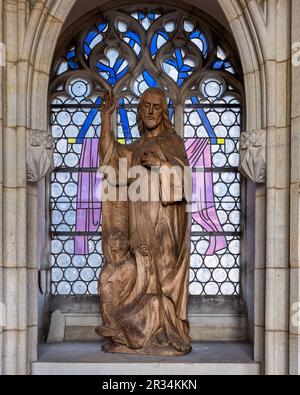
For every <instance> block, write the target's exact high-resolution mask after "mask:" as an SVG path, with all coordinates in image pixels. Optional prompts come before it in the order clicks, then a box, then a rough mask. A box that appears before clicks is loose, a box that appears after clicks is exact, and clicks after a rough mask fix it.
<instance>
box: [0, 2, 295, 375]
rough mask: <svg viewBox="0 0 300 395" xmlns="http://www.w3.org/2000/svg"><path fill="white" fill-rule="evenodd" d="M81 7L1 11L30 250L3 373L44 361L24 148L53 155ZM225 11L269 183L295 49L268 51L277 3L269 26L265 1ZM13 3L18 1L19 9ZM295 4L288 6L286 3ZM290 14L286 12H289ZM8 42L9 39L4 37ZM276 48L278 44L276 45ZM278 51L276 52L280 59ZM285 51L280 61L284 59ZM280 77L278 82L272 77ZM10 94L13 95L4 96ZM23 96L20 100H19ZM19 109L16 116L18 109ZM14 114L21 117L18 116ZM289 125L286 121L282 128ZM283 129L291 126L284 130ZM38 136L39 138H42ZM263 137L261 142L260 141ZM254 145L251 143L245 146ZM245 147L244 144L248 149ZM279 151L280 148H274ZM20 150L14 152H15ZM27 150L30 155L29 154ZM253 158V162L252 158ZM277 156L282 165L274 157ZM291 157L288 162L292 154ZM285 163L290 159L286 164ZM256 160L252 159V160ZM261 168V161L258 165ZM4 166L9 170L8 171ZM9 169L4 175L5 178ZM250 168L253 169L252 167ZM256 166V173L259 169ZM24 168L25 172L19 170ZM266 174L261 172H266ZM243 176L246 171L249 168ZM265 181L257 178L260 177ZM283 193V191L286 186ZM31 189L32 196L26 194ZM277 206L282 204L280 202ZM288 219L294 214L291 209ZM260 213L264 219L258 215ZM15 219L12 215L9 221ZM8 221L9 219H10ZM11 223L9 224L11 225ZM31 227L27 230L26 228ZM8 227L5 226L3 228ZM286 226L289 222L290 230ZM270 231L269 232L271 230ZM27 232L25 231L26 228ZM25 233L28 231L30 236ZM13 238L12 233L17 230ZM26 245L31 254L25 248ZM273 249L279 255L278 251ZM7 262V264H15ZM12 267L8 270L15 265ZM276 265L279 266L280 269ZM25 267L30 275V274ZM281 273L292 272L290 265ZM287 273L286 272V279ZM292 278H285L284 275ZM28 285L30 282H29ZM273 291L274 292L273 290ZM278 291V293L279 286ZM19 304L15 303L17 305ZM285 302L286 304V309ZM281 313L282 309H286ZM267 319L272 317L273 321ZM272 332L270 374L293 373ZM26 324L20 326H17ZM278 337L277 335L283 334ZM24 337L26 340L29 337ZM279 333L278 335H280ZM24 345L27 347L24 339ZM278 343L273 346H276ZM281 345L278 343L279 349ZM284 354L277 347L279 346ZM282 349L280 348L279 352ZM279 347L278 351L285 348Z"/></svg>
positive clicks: (259, 202) (17, 286)
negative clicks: (64, 64)
mask: <svg viewBox="0 0 300 395" xmlns="http://www.w3.org/2000/svg"><path fill="white" fill-rule="evenodd" d="M75 2H76V0H64V1H63V2H60V1H57V0H41V1H36V2H35V3H33V2H32V1H31V2H30V3H31V5H32V8H31V11H30V14H29V16H28V17H27V16H26V5H27V0H21V1H19V2H18V3H20V4H18V5H19V6H18V7H17V6H16V5H15V4H12V2H10V1H9V0H3V1H0V5H3V10H4V12H3V15H4V18H5V20H6V25H5V29H6V34H7V37H6V45H7V47H8V60H9V61H11V62H12V63H13V62H14V61H16V60H17V61H18V67H15V68H13V69H12V70H9V71H6V75H5V77H6V81H7V86H10V84H11V85H12V86H16V88H17V89H16V92H17V93H16V92H14V93H13V94H14V97H13V99H14V100H15V101H16V102H17V105H15V106H14V105H12V106H11V109H10V110H9V109H8V115H7V116H6V117H7V119H5V120H4V121H5V122H6V124H5V123H4V129H5V130H6V132H5V133H6V134H7V133H8V130H9V128H10V127H13V128H14V129H15V130H16V132H17V133H18V136H19V137H20V138H19V140H18V144H17V143H16V141H13V142H12V143H11V144H12V145H11V146H10V152H14V153H15V157H18V155H21V157H20V159H19V165H18V166H19V168H18V169H15V174H14V177H15V178H16V179H18V180H21V181H19V183H16V188H23V189H22V190H21V189H20V191H19V192H18V193H19V195H18V197H19V198H22V204H19V205H18V204H17V198H16V197H14V198H13V199H14V200H13V203H14V206H13V210H14V211H13V215H14V216H15V218H18V220H20V222H22V225H21V226H20V227H19V229H18V230H17V226H16V223H15V225H14V226H15V233H16V236H15V238H16V240H18V242H19V243H21V244H22V246H24V251H26V250H27V262H24V265H23V266H22V265H21V267H20V268H19V267H18V266H20V265H18V264H17V257H13V260H12V261H11V262H13V261H15V262H16V263H15V266H12V267H13V268H15V269H16V273H21V274H22V275H21V276H19V277H18V276H17V275H15V274H14V272H13V271H12V272H9V273H11V275H12V276H13V278H10V277H7V279H10V280H11V284H12V286H11V289H8V290H5V292H4V302H5V303H7V305H8V307H9V306H10V305H11V303H9V298H10V297H11V296H12V295H14V292H17V291H18V292H17V295H18V298H17V302H16V307H13V308H12V311H15V313H16V314H18V313H20V312H23V315H24V314H25V313H24V312H26V311H27V315H26V314H25V318H24V317H23V315H22V317H23V318H24V319H23V318H22V317H20V318H19V320H18V322H17V321H16V318H15V316H14V315H13V314H12V313H11V314H9V315H8V317H7V321H8V326H7V327H8V328H10V327H11V328H14V329H16V330H12V332H11V335H9V336H8V335H5V336H3V337H2V339H3V350H4V353H3V372H4V373H11V374H14V373H26V371H27V372H29V371H30V362H32V361H34V360H36V358H37V355H36V354H37V353H36V350H37V294H36V289H37V286H38V284H37V267H38V262H39V260H40V257H39V256H38V249H37V234H38V232H37V224H36V222H37V221H36V216H37V210H38V197H37V185H36V184H35V183H30V184H27V186H26V182H25V167H26V166H25V162H26V158H25V152H24V153H23V154H20V148H22V149H24V151H26V148H25V147H26V140H27V144H28V146H29V147H33V148H38V147H42V150H43V148H45V149H46V150H47V148H48V146H47V133H48V131H47V128H48V122H47V91H48V82H49V71H50V67H51V63H52V56H53V53H54V50H55V47H56V44H57V41H58V38H59V35H60V32H61V29H62V27H63V24H64V22H65V21H66V18H67V16H68V13H69V12H70V10H71V9H72V7H73V6H74V4H75ZM218 2H219V4H220V5H221V7H222V9H223V11H224V13H225V15H226V17H227V19H228V21H229V23H230V26H231V28H232V32H233V35H234V37H235V40H236V44H237V46H238V49H239V52H240V57H241V61H242V65H243V68H244V73H245V86H246V98H247V133H246V138H247V139H248V140H249V143H247V141H246V142H245V144H244V147H245V148H244V150H245V152H246V151H249V147H250V148H251V147H252V148H254V150H253V151H254V152H253V153H252V154H251V155H254V157H253V158H255V155H257V151H258V155H260V156H261V157H262V161H260V163H261V164H262V165H261V167H260V168H259V169H258V170H257V169H254V170H253V169H252V175H251V174H248V176H250V177H251V178H252V179H253V180H254V181H258V182H263V181H264V176H265V172H264V166H263V165H264V158H265V135H266V129H268V133H270V136H271V137H272V136H273V135H274V134H275V135H276V126H277V123H276V115H277V117H278V116H279V117H280V119H282V117H284V114H285V113H284V112H283V110H282V111H281V112H279V115H278V114H276V108H278V106H277V104H276V93H277V89H278V87H277V85H276V77H277V59H278V58H279V60H281V61H282V60H283V61H284V62H285V63H286V64H288V63H287V62H288V56H289V55H288V53H289V52H288V51H289V50H288V49H287V48H279V49H278V48H276V45H275V44H274V43H272V44H271V45H268V44H269V43H268V42H267V37H269V36H270V34H272V33H273V34H275V35H276V21H277V16H276V12H277V9H276V7H277V1H276V0H269V1H268V2H267V5H266V7H267V9H268V12H267V14H268V18H269V20H267V21H266V20H265V17H264V14H263V11H262V8H261V5H260V4H259V3H261V1H260V2H259V1H258V0H250V1H246V0H218ZM13 3H14V2H13ZM286 3H288V2H286ZM284 7H286V8H284ZM288 11H289V5H288V4H286V6H281V8H280V9H279V12H280V13H281V14H282V15H284V16H287V14H288ZM10 23H11V24H12V25H13V26H15V25H16V24H17V26H18V30H19V38H18V45H17V44H16V43H15V42H14V41H12V39H10V38H9V28H10V27H9V26H10ZM4 38H5V37H4ZM274 41H275V40H274ZM10 47H12V48H13V49H15V48H17V50H16V53H10V51H11V49H10ZM276 51H277V53H276ZM278 51H279V55H278ZM273 74H274V75H273ZM5 94H7V96H8V94H9V93H7V92H6V93H5ZM17 95H18V100H17V98H16V97H17ZM13 109H15V110H13ZM13 111H15V113H12V112H13ZM10 118H12V119H14V124H13V125H10V123H9V122H10V120H11V119H10ZM283 123H284V122H283V121H282V124H283ZM283 126H286V124H284V125H283ZM37 136H38V138H37ZM260 136H262V139H260ZM246 143H247V144H246ZM242 144H243V143H242ZM271 148H273V149H274V146H271ZM271 148H270V150H269V151H268V152H269V159H268V163H269V164H270V166H272V165H274V168H275V169H277V167H276V165H275V162H276V153H280V152H281V151H280V152H279V151H276V149H275V153H273V152H271ZM12 150H14V151H12ZM27 151H28V149H27ZM251 155H250V158H251ZM274 155H275V158H274ZM286 156H287V155H286ZM286 156H285V157H284V160H287V159H285V158H286ZM248 160H249V159H248ZM253 162H254V163H255V161H254V160H253ZM5 166H9V164H6V165H5ZM5 166H4V173H5ZM249 167H250V165H249V164H248V167H247V168H249ZM254 167H255V166H254ZM20 169H21V170H20ZM261 170H262V171H261ZM244 172H246V171H245V169H244ZM41 176H43V174H38V177H36V179H35V178H33V179H31V181H37V179H40V178H41ZM257 177H258V178H257ZM6 180H7V177H6V176H5V175H4V182H6ZM283 184H284V185H283V187H284V188H286V185H285V184H286V179H285V178H283ZM268 186H269V188H270V191H269V195H268V196H269V198H273V199H274V197H275V198H276V196H277V195H275V192H274V190H275V189H276V186H277V181H276V179H275V180H274V176H273V175H272V174H270V177H269V181H268ZM280 186H282V185H280ZM23 190H25V191H26V192H25V194H24V191H23ZM265 200H266V197H265V190H264V187H260V188H258V193H257V198H256V209H257V210H258V214H256V217H257V218H256V227H257V229H262V230H261V231H260V236H261V240H260V243H259V245H256V247H255V248H256V250H257V251H256V256H255V260H256V268H257V269H259V273H258V275H257V279H256V281H257V282H258V283H261V286H260V287H258V288H257V294H256V296H255V298H256V299H257V301H259V303H257V304H261V305H264V304H265V303H264V300H265V293H264V292H265V291H264V288H265V284H264V283H265V279H264V276H265V263H264V262H265V251H264V245H265V238H264V237H265V236H264V229H265V214H264V213H265ZM275 200H276V199H275ZM285 202H286V195H284V196H283V197H281V195H280V196H279V195H278V199H277V200H276V204H277V206H276V204H275V203H274V204H275V206H274V205H272V204H269V212H273V215H275V213H276V209H278V205H279V207H281V206H282V207H283V206H284V204H285ZM10 203H11V197H10V195H9V193H8V192H6V194H3V207H4V209H5V207H8V206H9V205H10ZM26 204H27V222H26V219H23V220H21V218H23V217H24V215H23V212H24V209H25V207H26ZM284 210H285V212H286V211H287V210H288V208H286V207H284ZM259 214H261V215H260V216H259ZM7 215H8V214H7ZM8 218H9V217H7V219H8ZM4 219H5V218H4ZM23 222H24V223H23ZM4 223H5V221H4ZM276 224H277V222H276V221H275V223H274V221H270V223H267V233H268V232H269V234H270V236H269V240H270V242H271V243H272V245H271V247H269V249H268V250H267V259H269V261H270V260H271V261H272V259H273V261H274V262H277V261H278V259H280V257H281V255H282V254H283V253H284V252H285V251H286V245H284V247H283V248H282V249H281V250H280V252H279V258H274V252H272V251H273V250H274V251H275V248H274V244H275V243H276V241H277V239H276V237H273V238H272V235H274V230H273V231H272V229H271V227H272V226H273V228H276ZM283 225H285V223H284V224H283ZM268 227H269V228H270V229H269V230H268ZM25 228H26V229H25ZM24 229H25V231H24V232H22V230H24ZM11 230H12V231H13V228H11ZM9 243H11V241H8V240H6V239H4V243H3V251H4V252H5V253H6V250H8V249H9V245H10V244H9ZM25 246H27V247H25ZM272 248H273V250H272ZM7 256H8V258H9V257H10V255H9V251H8V252H7ZM8 258H7V261H8V260H9V259H8ZM11 262H10V263H9V264H7V266H10V265H11ZM5 265H6V260H5V259H4V267H5ZM275 266H276V265H275ZM24 267H25V269H24ZM282 269H284V270H286V269H287V268H286V267H285V266H284V267H282ZM284 273H285V272H284ZM270 274H271V275H273V274H274V275H275V276H276V272H274V273H273V272H270ZM8 275H9V274H8ZM284 275H286V274H284ZM24 278H25V280H24ZM280 281H281V280H279V282H278V283H276V282H273V283H272V281H271V280H270V279H269V280H268V282H267V283H266V285H267V287H266V288H268V291H267V292H269V294H268V295H267V298H268V300H269V302H268V300H267V303H269V308H270V314H271V315H272V313H273V312H274V306H273V305H272V304H271V302H270V301H271V300H272V296H273V297H274V294H272V292H275V288H276V287H274V285H276V284H277V285H278V284H279V285H280V284H283V286H284V292H285V291H286V289H287V288H286V287H287V285H286V281H285V280H282V281H281V282H280ZM270 286H271V287H270ZM272 286H273V287H272ZM13 300H15V299H13ZM285 301H286V299H285V298H284V299H283V301H282V303H284V302H285ZM281 307H282V305H281ZM283 315H284V317H283V324H282V325H283V326H284V327H285V326H286V324H287V317H286V314H285V313H283ZM257 317H258V318H257V321H256V328H257V330H256V332H255V343H256V344H257V348H256V353H255V358H256V360H258V361H261V362H263V360H264V352H263V349H264V346H263V344H264V343H263V342H264V337H265V332H264V325H265V322H264V309H260V310H258V311H257ZM267 318H268V317H267ZM267 321H268V323H269V326H268V330H269V331H270V332H272V334H270V337H269V338H267V348H266V355H268V360H267V361H266V362H267V363H266V371H267V372H269V373H271V372H286V370H287V367H286V366H287V358H286V355H287V353H288V346H287V344H286V336H285V335H282V336H283V337H281V338H279V337H278V339H279V340H280V341H282V342H283V344H284V346H285V350H284V358H283V361H280V362H278V363H277V365H276V362H275V358H274V355H275V354H276V350H277V349H274V350H273V351H272V352H271V348H272V345H274V344H275V346H276V344H277V343H278V341H279V340H277V343H276V340H275V337H272V336H275V335H276V334H277V332H280V331H281V328H280V327H279V326H278V325H277V324H276V322H275V321H276V319H275V318H274V317H273V316H272V317H269V318H268V319H267ZM18 325H19V326H18ZM18 330H20V331H23V332H24V333H25V338H24V336H23V337H22V336H21V337H20V335H19V333H18ZM276 331H277V332H276ZM23 332H22V333H23ZM275 332H276V333H275ZM19 339H21V340H19ZM272 340H273V343H272ZM274 342H275V343H274ZM276 347H277V346H276ZM276 347H275V348H276ZM278 347H279V346H278Z"/></svg>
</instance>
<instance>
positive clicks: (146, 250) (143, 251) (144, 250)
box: [137, 245, 151, 257]
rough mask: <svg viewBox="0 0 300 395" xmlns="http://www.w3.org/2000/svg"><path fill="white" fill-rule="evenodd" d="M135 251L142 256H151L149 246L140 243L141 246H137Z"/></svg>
mask: <svg viewBox="0 0 300 395" xmlns="http://www.w3.org/2000/svg"><path fill="white" fill-rule="evenodd" d="M137 252H138V253H139V254H140V255H142V256H144V257H147V256H148V257H151V252H150V250H149V248H148V247H147V246H145V245H142V246H141V247H139V248H138V250H137Z"/></svg>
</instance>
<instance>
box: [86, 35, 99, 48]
mask: <svg viewBox="0 0 300 395" xmlns="http://www.w3.org/2000/svg"><path fill="white" fill-rule="evenodd" d="M96 36H97V33H96V32H90V33H89V34H88V36H87V38H86V43H87V44H88V45H90V43H91V42H92V41H93V39H94V38H95V37H96Z"/></svg>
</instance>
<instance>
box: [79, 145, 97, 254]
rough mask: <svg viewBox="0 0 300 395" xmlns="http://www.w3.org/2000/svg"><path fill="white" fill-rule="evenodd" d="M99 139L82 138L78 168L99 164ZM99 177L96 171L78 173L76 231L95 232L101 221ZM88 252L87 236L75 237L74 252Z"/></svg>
mask: <svg viewBox="0 0 300 395" xmlns="http://www.w3.org/2000/svg"><path fill="white" fill-rule="evenodd" d="M98 151H99V139H98V138H91V139H84V142H83V147H82V154H81V159H80V168H81V169H89V168H96V167H98V166H99V154H98ZM100 193H101V178H100V175H99V174H98V173H95V172H88V171H86V172H85V171H83V172H80V174H79V179H78V194H77V204H76V232H96V231H97V230H98V228H99V225H100V221H101V202H100ZM88 253H89V237H88V236H86V235H83V236H76V237H75V254H77V255H87V254H88Z"/></svg>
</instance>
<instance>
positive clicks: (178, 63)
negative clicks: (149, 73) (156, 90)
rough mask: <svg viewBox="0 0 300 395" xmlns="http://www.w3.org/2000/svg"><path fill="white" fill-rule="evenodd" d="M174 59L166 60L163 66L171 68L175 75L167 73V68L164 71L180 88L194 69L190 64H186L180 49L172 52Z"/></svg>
mask: <svg viewBox="0 0 300 395" xmlns="http://www.w3.org/2000/svg"><path fill="white" fill-rule="evenodd" d="M174 55H175V57H174V58H172V59H167V60H166V61H165V62H164V65H168V66H171V71H172V69H173V72H174V71H176V73H175V74H174V73H172V72H171V71H170V72H168V70H167V67H164V68H165V71H166V72H167V73H168V74H169V75H170V76H171V78H173V79H174V80H175V81H176V82H177V84H178V86H179V87H181V86H182V85H183V83H184V81H185V80H186V79H187V78H188V77H189V76H190V75H191V73H192V72H193V70H194V67H193V66H191V65H190V64H187V62H186V61H185V60H184V53H183V51H182V50H181V49H178V48H177V49H176V50H175V52H174Z"/></svg>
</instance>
